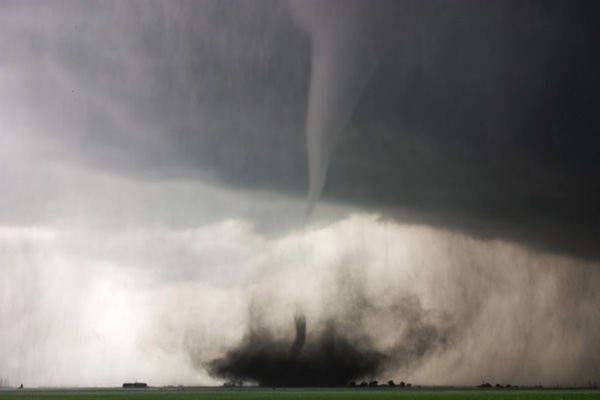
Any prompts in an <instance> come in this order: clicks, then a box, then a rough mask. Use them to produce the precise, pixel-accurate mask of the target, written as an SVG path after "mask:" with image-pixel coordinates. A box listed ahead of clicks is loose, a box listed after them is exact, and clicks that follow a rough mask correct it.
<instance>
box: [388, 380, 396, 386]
mask: <svg viewBox="0 0 600 400" xmlns="http://www.w3.org/2000/svg"><path fill="white" fill-rule="evenodd" d="M388 386H391V387H394V386H396V384H395V383H394V381H393V380H392V381H388Z"/></svg>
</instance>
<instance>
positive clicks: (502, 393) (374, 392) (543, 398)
mask: <svg viewBox="0 0 600 400" xmlns="http://www.w3.org/2000/svg"><path fill="white" fill-rule="evenodd" d="M0 399H42V400H44V399H48V400H50V399H52V400H63V399H82V400H86V399H90V400H91V399H94V400H96V399H110V400H119V399H217V400H258V399H273V400H278V399H280V400H288V399H310V400H329V399H331V400H337V399H340V400H341V399H344V400H363V399H382V400H392V399H399V400H428V399H443V400H455V399H456V400H458V399H467V400H468V399H489V400H503V399H507V400H550V399H556V400H583V399H600V390H556V389H555V390H533V389H530V390H515V389H513V390H510V389H508V390H503V389H499V390H498V389H488V390H480V389H477V390H476V389H449V390H440V389H391V388H390V389H388V388H377V389H366V388H365V389H275V390H273V389H258V388H244V389H195V390H176V389H172V390H159V389H147V390H143V389H141V390H136V389H68V390H63V389H55V390H45V389H44V390H42V389H40V390H38V389H30V390H28V389H25V390H17V389H15V390H0Z"/></svg>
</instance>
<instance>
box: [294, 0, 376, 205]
mask: <svg viewBox="0 0 600 400" xmlns="http://www.w3.org/2000/svg"><path fill="white" fill-rule="evenodd" d="M290 4H291V8H292V14H293V15H294V18H295V20H296V21H297V23H298V24H299V25H300V27H301V28H302V29H303V30H304V31H305V32H306V33H307V34H308V36H309V37H310V40H311V69H310V84H309V88H308V106H307V114H306V149H307V155H308V160H307V161H308V173H309V182H308V199H307V200H308V207H307V216H310V215H311V214H312V211H313V209H314V207H315V203H316V202H317V201H318V200H319V198H320V196H321V192H322V191H323V187H324V186H325V181H326V177H327V170H328V167H329V163H330V160H331V157H332V154H333V152H334V149H335V145H336V143H337V142H338V140H339V137H340V135H341V134H342V132H343V130H344V129H345V127H346V125H347V124H348V121H349V120H350V118H351V116H352V112H353V111H354V108H355V106H356V104H357V102H358V100H359V98H360V94H361V92H362V90H363V89H364V87H365V86H366V84H367V82H368V80H369V77H370V76H371V75H372V72H373V70H374V69H375V67H376V65H377V60H378V59H379V55H380V53H381V50H382V48H383V45H384V44H385V42H386V41H385V40H375V41H373V34H374V32H373V31H374V30H377V29H379V27H376V26H373V25H372V24H369V22H370V21H368V18H367V19H366V20H364V19H363V18H361V9H360V7H358V6H359V3H358V2H356V1H344V2H338V1H329V2H317V1H310V0H309V1H306V0H302V1H298V0H291V1H290ZM362 13H364V8H363V10H362Z"/></svg>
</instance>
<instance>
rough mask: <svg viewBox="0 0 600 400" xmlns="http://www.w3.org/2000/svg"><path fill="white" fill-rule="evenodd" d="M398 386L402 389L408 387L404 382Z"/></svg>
mask: <svg viewBox="0 0 600 400" xmlns="http://www.w3.org/2000/svg"><path fill="white" fill-rule="evenodd" d="M398 386H400V387H405V386H406V383H404V381H402V382H400V385H398Z"/></svg>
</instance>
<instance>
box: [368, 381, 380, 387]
mask: <svg viewBox="0 0 600 400" xmlns="http://www.w3.org/2000/svg"><path fill="white" fill-rule="evenodd" d="M378 384H379V382H377V381H371V382H369V386H377V385H378Z"/></svg>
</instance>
